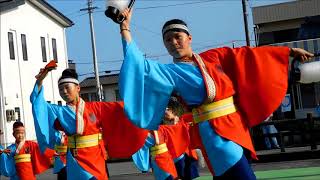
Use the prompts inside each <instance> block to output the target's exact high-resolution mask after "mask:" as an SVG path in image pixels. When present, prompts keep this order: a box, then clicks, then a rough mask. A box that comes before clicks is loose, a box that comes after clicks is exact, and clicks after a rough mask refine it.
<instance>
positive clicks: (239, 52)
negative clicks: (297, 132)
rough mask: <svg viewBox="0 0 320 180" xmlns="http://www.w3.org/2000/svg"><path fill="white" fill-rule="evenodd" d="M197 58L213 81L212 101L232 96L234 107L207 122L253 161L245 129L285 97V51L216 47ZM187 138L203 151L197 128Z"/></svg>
mask: <svg viewBox="0 0 320 180" xmlns="http://www.w3.org/2000/svg"><path fill="white" fill-rule="evenodd" d="M200 56H201V58H202V60H203V61H204V64H205V66H206V68H207V70H208V73H209V75H210V76H211V78H213V80H214V83H215V86H216V96H215V101H219V100H222V99H225V98H228V97H231V96H234V99H235V104H236V106H237V108H238V111H237V112H235V113H232V114H229V115H226V116H223V117H219V118H216V119H212V120H210V124H211V125H212V126H213V127H214V129H215V131H216V132H217V133H218V134H219V135H220V136H222V137H224V138H226V139H229V140H231V141H233V142H235V143H237V144H239V145H241V146H242V147H244V148H246V149H248V150H250V151H251V156H252V157H253V158H257V157H256V152H255V150H254V147H253V144H252V141H251V137H250V133H249V127H252V126H254V125H257V124H259V123H260V122H262V121H263V120H264V119H266V118H267V117H268V116H269V115H270V114H271V113H273V112H274V111H275V110H276V108H277V107H278V106H279V105H280V103H281V101H282V99H283V97H284V96H285V94H286V91H287V84H288V64H289V48H287V47H258V48H249V47H243V48H236V49H231V48H218V49H211V50H208V51H206V52H203V53H201V54H200ZM202 73H203V72H202ZM203 77H204V76H203ZM204 80H205V81H206V79H204ZM190 137H191V142H192V144H191V148H201V147H202V148H203V145H202V144H201V138H200V136H199V133H198V127H197V125H194V126H192V127H190Z"/></svg>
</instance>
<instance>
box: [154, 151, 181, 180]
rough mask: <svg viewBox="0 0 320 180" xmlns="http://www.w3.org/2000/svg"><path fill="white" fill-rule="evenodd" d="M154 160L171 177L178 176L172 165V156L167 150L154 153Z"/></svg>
mask: <svg viewBox="0 0 320 180" xmlns="http://www.w3.org/2000/svg"><path fill="white" fill-rule="evenodd" d="M152 158H153V157H152ZM154 160H155V162H156V164H157V165H158V167H159V168H160V169H162V170H163V171H165V172H167V173H169V174H170V175H171V176H172V177H173V178H177V177H178V173H177V170H176V167H175V165H174V162H173V159H172V156H171V155H170V153H169V151H167V152H165V153H162V154H158V155H156V156H155V157H154Z"/></svg>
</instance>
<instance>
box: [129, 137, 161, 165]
mask: <svg viewBox="0 0 320 180" xmlns="http://www.w3.org/2000/svg"><path fill="white" fill-rule="evenodd" d="M154 144H155V141H154V138H153V137H151V136H150V135H148V136H147V138H146V142H145V144H144V145H143V147H142V148H140V149H139V150H138V151H137V152H136V153H134V154H133V155H132V160H133V162H134V164H135V165H136V167H137V168H138V169H139V170H140V171H149V169H150V168H151V167H150V151H149V148H150V147H152V146H153V145H154Z"/></svg>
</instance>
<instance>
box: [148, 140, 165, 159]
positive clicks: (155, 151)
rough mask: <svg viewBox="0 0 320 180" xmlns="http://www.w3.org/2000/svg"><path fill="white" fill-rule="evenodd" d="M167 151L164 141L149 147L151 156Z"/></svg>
mask: <svg viewBox="0 0 320 180" xmlns="http://www.w3.org/2000/svg"><path fill="white" fill-rule="evenodd" d="M167 151H168V148H167V144H166V143H163V144H159V145H155V146H153V147H151V148H150V153H151V156H156V155H158V154H162V153H164V152H167Z"/></svg>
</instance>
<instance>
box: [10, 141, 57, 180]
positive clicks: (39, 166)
mask: <svg viewBox="0 0 320 180" xmlns="http://www.w3.org/2000/svg"><path fill="white" fill-rule="evenodd" d="M49 151H50V150H49ZM19 154H31V162H21V163H16V171H17V174H18V177H19V178H20V179H21V180H33V179H36V176H35V175H36V174H40V173H42V172H44V171H45V170H47V169H49V168H50V166H51V161H50V158H48V157H47V156H46V155H44V154H41V153H40V149H39V146H38V144H37V143H36V142H32V141H25V144H24V145H23V147H22V148H21V150H20V151H19Z"/></svg>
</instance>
